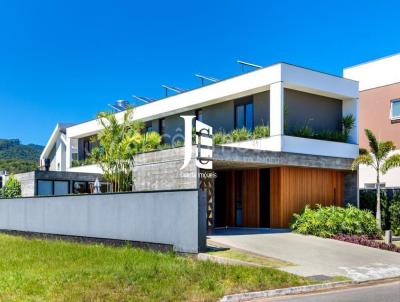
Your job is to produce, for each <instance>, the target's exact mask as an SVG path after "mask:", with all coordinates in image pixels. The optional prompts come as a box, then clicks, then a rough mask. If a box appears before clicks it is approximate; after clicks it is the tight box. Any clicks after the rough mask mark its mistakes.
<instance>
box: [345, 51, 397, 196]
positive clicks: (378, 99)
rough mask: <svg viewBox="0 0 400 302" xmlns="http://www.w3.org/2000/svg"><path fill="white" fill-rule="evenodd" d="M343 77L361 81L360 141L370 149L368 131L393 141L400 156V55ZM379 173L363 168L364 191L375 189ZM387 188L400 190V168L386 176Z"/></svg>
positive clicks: (352, 69)
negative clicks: (366, 134)
mask: <svg viewBox="0 0 400 302" xmlns="http://www.w3.org/2000/svg"><path fill="white" fill-rule="evenodd" d="M343 76H344V77H345V78H349V79H352V80H356V81H359V89H360V94H359V141H360V147H361V148H368V140H367V138H366V136H365V134H364V129H370V130H372V131H373V132H374V133H375V135H376V136H377V137H378V138H379V139H380V140H390V141H393V142H394V143H395V145H396V146H397V149H398V150H397V151H395V152H400V151H399V150H400V53H399V54H395V55H392V56H389V57H384V58H381V59H377V60H374V61H371V62H367V63H363V64H360V65H356V66H352V67H349V68H346V69H344V72H343ZM375 179H376V173H375V172H374V171H373V169H371V168H367V167H365V166H362V167H360V173H359V185H360V188H371V187H375V185H374V183H375ZM382 182H383V183H384V185H385V187H387V188H392V187H400V168H397V169H393V170H391V171H389V172H388V173H387V174H386V175H384V176H383V179H382Z"/></svg>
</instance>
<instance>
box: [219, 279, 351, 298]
mask: <svg viewBox="0 0 400 302" xmlns="http://www.w3.org/2000/svg"><path fill="white" fill-rule="evenodd" d="M352 284H354V281H343V282H331V283H324V284H315V285H305V286H296V287H289V288H281V289H271V290H266V291H259V292H249V293H243V294H234V295H227V296H224V297H223V298H222V299H221V300H219V301H220V302H239V301H248V300H253V299H260V298H271V297H277V296H286V295H295V294H303V293H310V292H315V291H320V290H325V289H334V288H338V287H344V286H346V285H352Z"/></svg>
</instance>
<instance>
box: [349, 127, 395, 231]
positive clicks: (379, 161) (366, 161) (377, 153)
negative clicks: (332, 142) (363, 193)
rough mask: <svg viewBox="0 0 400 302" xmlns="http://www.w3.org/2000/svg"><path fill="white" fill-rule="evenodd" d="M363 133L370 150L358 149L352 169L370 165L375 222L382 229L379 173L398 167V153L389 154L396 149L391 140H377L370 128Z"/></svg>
mask: <svg viewBox="0 0 400 302" xmlns="http://www.w3.org/2000/svg"><path fill="white" fill-rule="evenodd" d="M365 135H366V136H367V138H368V141H369V147H370V150H369V151H367V150H365V149H360V155H359V156H357V157H356V158H355V159H354V162H353V166H352V168H353V170H356V169H357V168H358V167H359V166H360V165H366V166H368V167H372V168H373V169H374V170H375V172H376V175H377V178H376V188H377V190H376V224H377V226H378V228H379V229H380V230H381V229H382V217H381V182H380V177H381V174H386V173H387V172H388V171H389V170H391V169H393V168H396V167H400V154H392V155H390V154H391V152H392V151H394V150H396V146H395V145H394V143H393V142H391V141H378V140H377V138H376V136H375V135H374V133H372V131H371V130H369V129H365Z"/></svg>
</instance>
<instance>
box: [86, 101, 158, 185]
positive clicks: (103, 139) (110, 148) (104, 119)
mask: <svg viewBox="0 0 400 302" xmlns="http://www.w3.org/2000/svg"><path fill="white" fill-rule="evenodd" d="M121 114H122V116H121V115H118V116H119V117H118V118H117V115H116V114H114V113H108V112H101V113H99V114H98V121H99V123H100V125H101V126H102V128H103V129H102V131H100V133H99V134H98V135H97V137H96V142H97V143H96V146H95V147H94V148H93V149H92V152H91V158H92V159H93V160H94V161H95V162H96V163H97V164H99V165H100V167H101V168H102V169H103V172H104V177H105V178H106V179H107V180H108V181H110V182H111V184H112V188H113V192H126V191H131V190H132V187H133V184H134V181H133V175H132V171H133V165H134V162H133V157H134V156H135V155H136V154H137V153H140V152H146V151H150V150H154V149H155V148H156V147H157V146H158V145H159V144H160V142H161V137H160V135H159V134H158V133H156V132H148V133H143V129H144V123H143V122H141V121H134V120H132V114H133V108H130V109H128V110H126V111H125V112H123V113H121Z"/></svg>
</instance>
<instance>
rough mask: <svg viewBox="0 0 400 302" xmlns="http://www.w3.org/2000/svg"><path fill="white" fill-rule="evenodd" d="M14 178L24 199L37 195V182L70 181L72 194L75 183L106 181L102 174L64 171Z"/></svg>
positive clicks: (42, 172) (26, 174)
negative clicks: (19, 184)
mask: <svg viewBox="0 0 400 302" xmlns="http://www.w3.org/2000/svg"><path fill="white" fill-rule="evenodd" d="M14 176H15V178H16V179H17V180H18V181H19V182H20V183H21V195H22V197H32V196H35V195H37V180H60V181H63V180H66V181H69V182H70V183H69V185H70V192H73V187H72V186H73V181H85V182H94V181H95V180H96V178H98V179H99V180H100V181H104V179H103V176H102V174H97V173H74V172H64V171H33V172H27V173H20V174H15V175H14ZM6 179H7V177H6Z"/></svg>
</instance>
